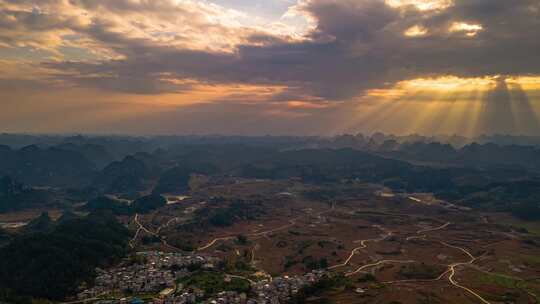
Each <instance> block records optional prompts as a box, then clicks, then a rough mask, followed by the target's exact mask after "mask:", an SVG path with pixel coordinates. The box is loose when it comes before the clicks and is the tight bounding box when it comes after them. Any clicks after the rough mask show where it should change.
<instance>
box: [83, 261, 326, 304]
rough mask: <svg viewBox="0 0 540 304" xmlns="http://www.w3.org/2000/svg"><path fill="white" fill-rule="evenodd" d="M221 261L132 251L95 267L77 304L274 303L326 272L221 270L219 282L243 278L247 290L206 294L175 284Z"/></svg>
mask: <svg viewBox="0 0 540 304" xmlns="http://www.w3.org/2000/svg"><path fill="white" fill-rule="evenodd" d="M221 264H222V261H221V260H220V259H219V258H216V257H212V256H206V255H185V254H180V253H164V252H157V251H150V252H138V253H136V255H135V256H134V257H131V258H130V259H126V261H124V263H122V264H121V266H118V267H115V268H111V269H108V270H103V269H99V268H98V269H96V272H97V277H96V279H95V284H94V286H93V287H92V288H89V289H85V290H83V291H81V292H80V293H79V294H78V296H77V298H78V300H79V301H78V303H88V302H93V303H98V304H115V303H122V304H124V303H125V304H127V303H130V304H141V303H155V304H191V303H206V304H229V303H237V304H279V303H287V302H288V301H289V300H290V299H291V297H293V296H294V295H295V294H297V293H298V292H299V291H300V289H301V288H303V287H306V286H309V285H310V284H314V283H316V282H318V281H319V280H320V279H321V278H322V277H323V276H324V275H325V274H326V272H325V271H323V270H314V271H312V272H309V273H307V274H305V275H303V276H280V277H276V278H271V279H263V280H260V281H257V282H255V281H252V280H250V279H248V278H244V277H241V276H234V275H228V274H224V276H223V280H224V281H225V282H230V281H231V279H232V278H235V279H240V280H245V281H247V282H249V286H250V291H249V292H238V291H231V290H223V291H220V292H217V293H215V294H207V293H205V291H204V290H203V289H202V288H198V287H197V286H184V285H183V284H182V283H178V282H179V281H181V280H182V279H184V278H188V277H189V276H190V275H192V273H193V271H209V272H210V271H219V268H220V265H221ZM143 299H145V300H143Z"/></svg>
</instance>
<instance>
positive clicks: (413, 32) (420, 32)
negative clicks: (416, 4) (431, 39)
mask: <svg viewBox="0 0 540 304" xmlns="http://www.w3.org/2000/svg"><path fill="white" fill-rule="evenodd" d="M427 33H428V29H427V28H425V27H423V26H421V25H415V26H413V27H410V28H409V29H407V30H406V31H405V33H404V34H405V36H407V37H421V36H425V35H427Z"/></svg>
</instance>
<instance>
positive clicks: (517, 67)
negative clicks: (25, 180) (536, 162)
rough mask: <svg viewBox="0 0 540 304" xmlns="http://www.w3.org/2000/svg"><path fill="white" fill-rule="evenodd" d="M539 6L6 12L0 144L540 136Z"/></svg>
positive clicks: (23, 4) (67, 1)
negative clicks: (43, 138) (29, 136)
mask: <svg viewBox="0 0 540 304" xmlns="http://www.w3.org/2000/svg"><path fill="white" fill-rule="evenodd" d="M538 29H540V1H538V0H512V1H509V0H200V1H198V0H114V1H109V0H39V1H30V0H0V132H13V133H15V132H25V133H26V132H29V133H93V134H96V133H98V134H102V133H103V134H110V133H113V134H139V135H151V134H235V135H267V134H269V135H334V134H343V133H358V132H362V133H372V132H376V131H382V132H386V133H393V134H413V133H419V134H426V135H429V134H458V135H464V136H477V135H481V134H495V133H497V134H514V135H538V136H540V119H539V117H540V34H539V32H538Z"/></svg>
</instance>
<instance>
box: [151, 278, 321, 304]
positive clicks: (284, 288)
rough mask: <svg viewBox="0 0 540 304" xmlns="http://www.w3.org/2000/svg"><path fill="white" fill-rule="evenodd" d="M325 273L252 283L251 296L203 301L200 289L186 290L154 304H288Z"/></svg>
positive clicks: (225, 294)
mask: <svg viewBox="0 0 540 304" xmlns="http://www.w3.org/2000/svg"><path fill="white" fill-rule="evenodd" d="M325 274H326V272H325V271H322V270H315V271H313V272H310V273H307V274H305V275H303V276H291V277H289V276H283V277H276V278H274V279H272V280H271V281H270V280H262V281H260V282H252V283H251V292H250V294H249V295H248V294H246V293H238V292H234V291H223V292H220V293H218V294H217V295H215V296H214V297H212V298H210V299H207V300H205V301H201V300H200V299H201V298H204V293H203V292H202V291H201V290H198V289H196V288H195V289H186V290H184V292H180V293H177V294H176V295H170V296H169V297H164V298H161V299H157V300H154V301H153V303H154V304H195V303H204V304H283V303H288V302H289V300H291V298H292V297H294V296H295V295H296V294H297V293H298V292H299V291H300V289H301V288H303V287H306V286H309V285H312V284H315V283H316V282H318V281H319V280H320V279H321V278H322V277H323V276H324V275H325Z"/></svg>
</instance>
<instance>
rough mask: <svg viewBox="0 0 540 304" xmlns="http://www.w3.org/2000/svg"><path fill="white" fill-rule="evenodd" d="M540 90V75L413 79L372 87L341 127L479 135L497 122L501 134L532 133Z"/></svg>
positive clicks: (539, 112) (539, 113)
mask: <svg viewBox="0 0 540 304" xmlns="http://www.w3.org/2000/svg"><path fill="white" fill-rule="evenodd" d="M539 91H540V77H539V76H529V77H503V76H498V75H496V76H490V77H478V78H460V77H456V76H443V77H433V78H418V79H411V80H407V81H401V82H399V83H397V84H395V85H394V86H392V87H390V88H385V89H374V90H370V91H369V92H368V93H367V95H366V96H364V97H362V98H361V99H362V100H361V101H362V102H361V103H359V104H358V106H357V108H356V113H357V117H356V119H349V120H348V121H346V122H345V123H344V125H342V126H341V127H342V129H340V130H342V131H345V132H346V131H350V130H353V129H358V128H363V129H366V130H372V131H376V130H385V131H386V132H391V133H400V134H412V133H429V134H462V135H466V136H478V135H481V134H484V133H486V132H490V131H492V130H493V129H495V130H498V129H497V126H495V125H494V124H497V125H498V126H499V127H500V128H501V129H500V131H501V133H514V134H530V132H533V130H534V128H535V127H538V126H540V105H539V104H537V103H536V102H534V100H535V98H532V97H533V96H532V95H533V94H537V93H535V92H539Z"/></svg>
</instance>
